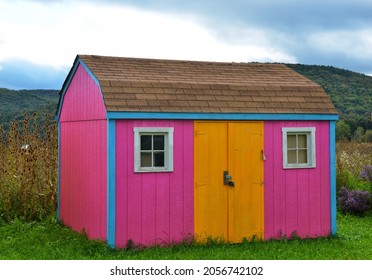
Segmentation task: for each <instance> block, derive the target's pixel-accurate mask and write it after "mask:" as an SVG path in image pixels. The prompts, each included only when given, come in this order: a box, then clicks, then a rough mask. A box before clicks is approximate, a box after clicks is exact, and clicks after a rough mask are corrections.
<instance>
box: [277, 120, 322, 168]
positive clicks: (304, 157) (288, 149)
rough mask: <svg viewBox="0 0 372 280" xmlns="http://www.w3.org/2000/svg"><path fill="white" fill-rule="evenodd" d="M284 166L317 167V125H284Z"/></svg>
mask: <svg viewBox="0 0 372 280" xmlns="http://www.w3.org/2000/svg"><path fill="white" fill-rule="evenodd" d="M282 136H283V168H284V169H290V168H315V167H316V157H315V155H316V153H315V127H283V128H282Z"/></svg>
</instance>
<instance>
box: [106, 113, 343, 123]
mask: <svg viewBox="0 0 372 280" xmlns="http://www.w3.org/2000/svg"><path fill="white" fill-rule="evenodd" d="M107 118H108V119H184V120H262V121H267V120H278V121H279V120H296V121H315V120H317V121H323V120H324V121H331V120H332V121H336V120H338V115H322V114H243V113H160V112H154V113H151V112H107Z"/></svg>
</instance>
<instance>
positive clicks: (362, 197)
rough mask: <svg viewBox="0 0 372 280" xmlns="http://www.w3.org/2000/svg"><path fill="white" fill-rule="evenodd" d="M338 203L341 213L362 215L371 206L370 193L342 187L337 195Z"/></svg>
mask: <svg viewBox="0 0 372 280" xmlns="http://www.w3.org/2000/svg"><path fill="white" fill-rule="evenodd" d="M338 204H339V208H340V210H341V212H343V213H350V214H353V215H357V216H363V215H365V214H366V213H367V212H368V211H369V210H370V208H371V194H370V193H369V192H368V191H363V190H349V189H348V188H346V187H342V188H340V191H339V195H338Z"/></svg>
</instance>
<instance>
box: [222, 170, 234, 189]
mask: <svg viewBox="0 0 372 280" xmlns="http://www.w3.org/2000/svg"><path fill="white" fill-rule="evenodd" d="M231 179H232V176H231V175H229V171H224V172H223V184H224V185H227V186H230V187H235V183H234V182H233V181H232V180H231Z"/></svg>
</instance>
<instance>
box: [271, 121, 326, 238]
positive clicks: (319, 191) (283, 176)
mask: <svg viewBox="0 0 372 280" xmlns="http://www.w3.org/2000/svg"><path fill="white" fill-rule="evenodd" d="M264 126H265V144H264V147H265V155H266V161H265V171H264V174H265V175H264V178H265V181H264V182H265V194H264V197H265V210H264V212H265V214H264V215H265V239H271V238H281V237H283V236H284V235H286V236H287V237H290V236H291V235H292V234H297V235H298V236H300V237H317V236H327V235H329V234H330V158H329V155H330V153H329V123H328V122H326V121H319V122H312V121H298V122H296V121H288V122H286V121H266V122H265V124H264ZM282 127H315V128H316V139H315V141H316V168H309V169H286V170H285V169H283V156H282V130H281V129H282Z"/></svg>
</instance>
